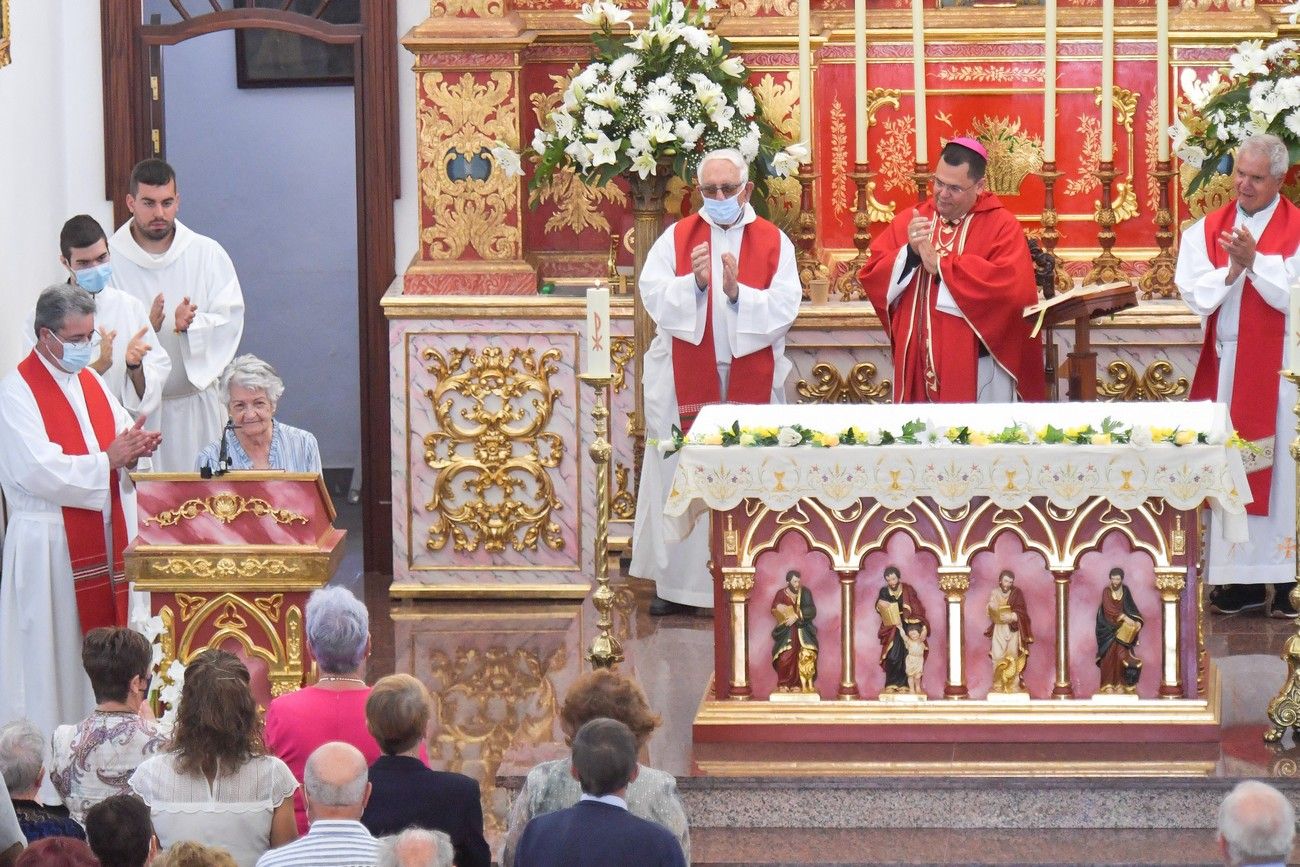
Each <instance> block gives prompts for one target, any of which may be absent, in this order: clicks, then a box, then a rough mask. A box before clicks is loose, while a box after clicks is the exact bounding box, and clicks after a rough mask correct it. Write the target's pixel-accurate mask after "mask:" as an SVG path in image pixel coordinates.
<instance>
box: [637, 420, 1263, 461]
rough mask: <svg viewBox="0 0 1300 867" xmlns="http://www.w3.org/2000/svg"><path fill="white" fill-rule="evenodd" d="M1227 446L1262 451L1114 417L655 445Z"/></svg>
mask: <svg viewBox="0 0 1300 867" xmlns="http://www.w3.org/2000/svg"><path fill="white" fill-rule="evenodd" d="M1220 443H1223V444H1226V445H1228V446H1230V447H1232V448H1240V449H1246V450H1248V451H1255V450H1257V447H1256V446H1255V445H1254V444H1252V443H1250V442H1247V441H1246V440H1244V439H1242V438H1241V437H1240V436H1238V435H1237V433H1236V432H1235V431H1234V432H1233V433H1232V434H1231V435H1230V436H1227V437H1217V438H1216V437H1215V436H1212V435H1211V434H1208V433H1205V432H1201V431H1193V430H1187V429H1184V428H1169V427H1147V426H1144V425H1125V424H1123V423H1122V422H1118V421H1116V420H1114V419H1112V418H1110V417H1109V416H1107V417H1106V418H1105V419H1103V420H1102V423H1101V427H1100V428H1097V427H1094V426H1093V425H1091V424H1087V425H1076V426H1073V427H1064V428H1059V427H1056V426H1055V425H1051V424H1049V425H1045V426H1043V427H1038V428H1034V427H1031V426H1030V425H1027V424H1010V425H1007V426H1006V427H1005V428H1003V429H1002V430H1000V431H980V430H972V429H971V428H970V427H968V426H962V427H946V428H945V427H934V426H932V425H930V424H929V423H928V422H924V421H922V420H921V419H912V420H911V421H909V422H906V423H904V424H903V426H902V427H901V428H899V429H897V430H887V429H884V428H875V429H865V428H860V427H857V426H856V425H855V426H852V427H849V428H846V429H844V430H842V431H840V432H839V433H826V432H823V431H817V430H813V429H811V428H807V427H804V426H803V425H801V424H793V425H784V426H779V427H741V426H740V422H739V421H736V422H733V423H732V425H731V427H724V428H719V429H718V431H717V432H716V433H691V434H683V433H682V431H681V429H680V428H678V427H677V426H676V425H674V426H673V429H672V436H671V437H670V438H669V439H666V440H659V441H657V442H656V445H658V447H659V450H660V451H661V452H663V453H664V454H668V455H670V454H673V453H674V452H676V451H678V450H679V449H681V448H682V447H683V446H688V445H689V446H743V447H757V446H765V447H770V446H782V447H785V448H795V447H797V446H811V447H813V448H833V447H835V446H888V445H936V446H949V445H962V446H988V445H1038V444H1043V445H1093V446H1109V445H1132V446H1136V447H1138V448H1145V447H1147V446H1152V445H1172V446H1188V445H1193V444H1200V445H1218V444H1220Z"/></svg>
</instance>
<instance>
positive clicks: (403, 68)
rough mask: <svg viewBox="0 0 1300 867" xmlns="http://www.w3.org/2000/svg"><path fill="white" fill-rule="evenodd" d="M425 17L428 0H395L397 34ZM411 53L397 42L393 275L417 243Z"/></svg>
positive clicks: (403, 269) (401, 268)
mask: <svg viewBox="0 0 1300 867" xmlns="http://www.w3.org/2000/svg"><path fill="white" fill-rule="evenodd" d="M428 17H429V2H428V0H397V38H398V39H399V40H400V39H401V38H402V37H403V36H405V35H406V32H407V31H408V30H410V29H411V28H412V27H414V26H415V25H417V24H419V23H420V22H422V21H424V19H426V18H428ZM414 63H415V55H413V54H411V52H409V51H407V50H406V48H405V47H403V46H402V45H401V44H400V43H399V44H398V46H397V117H398V142H399V144H400V154H401V161H402V176H401V183H402V189H401V193H402V196H401V198H399V199H398V200H397V203H396V205H394V208H393V224H394V228H393V232H394V235H395V239H394V240H395V241H396V245H397V246H396V261H395V263H394V264H395V266H396V269H397V277H398V279H399V280H400V279H401V277H402V275H403V274H405V273H406V269H407V267H408V266H409V265H410V264H411V259H412V258H413V257H414V256H415V253H416V251H417V250H418V249H419V247H420V216H419V210H418V206H419V191H418V190H417V189H416V168H417V166H416V164H415V92H416V91H415V83H416V82H415V73H414V72H412V71H411V66H412V65H413V64H414Z"/></svg>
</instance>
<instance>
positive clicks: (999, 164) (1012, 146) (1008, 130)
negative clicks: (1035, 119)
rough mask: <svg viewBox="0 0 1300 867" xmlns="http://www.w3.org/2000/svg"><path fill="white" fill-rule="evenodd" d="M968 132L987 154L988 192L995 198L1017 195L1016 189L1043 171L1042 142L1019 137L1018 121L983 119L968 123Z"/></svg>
mask: <svg viewBox="0 0 1300 867" xmlns="http://www.w3.org/2000/svg"><path fill="white" fill-rule="evenodd" d="M971 131H972V132H973V133H974V137H975V138H976V139H977V140H979V141H980V142H981V143H982V144H983V145H984V146H985V147H986V148H988V152H989V173H988V178H989V189H990V190H992V191H993V192H994V193H995V194H997V195H999V196H1008V195H1018V194H1019V193H1020V185H1021V183H1023V182H1024V180H1025V178H1026V177H1027V176H1028V175H1030V174H1031V173H1033V172H1037V171H1042V168H1043V142H1042V139H1041V138H1039V137H1036V136H1031V135H1029V134H1027V133H1023V132H1021V130H1020V121H1019V120H1012V119H1011V118H1009V117H991V116H988V115H985V116H984V117H982V118H980V119H978V120H974V121H972V122H971Z"/></svg>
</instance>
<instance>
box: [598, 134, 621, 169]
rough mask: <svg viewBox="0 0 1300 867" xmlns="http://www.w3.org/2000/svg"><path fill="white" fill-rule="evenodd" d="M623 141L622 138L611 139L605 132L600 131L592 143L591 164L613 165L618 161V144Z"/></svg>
mask: <svg viewBox="0 0 1300 867" xmlns="http://www.w3.org/2000/svg"><path fill="white" fill-rule="evenodd" d="M622 142H623V140H622V139H621V138H616V139H612V140H611V139H609V138H607V137H606V135H605V133H603V132H602V133H600V134H599V135H598V136H597V137H596V140H595V141H594V142H592V144H591V165H592V167H593V168H594V167H595V166H612V165H614V163H616V162H618V146H619V145H620V144H621V143H622Z"/></svg>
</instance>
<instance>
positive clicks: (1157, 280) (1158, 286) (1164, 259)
mask: <svg viewBox="0 0 1300 867" xmlns="http://www.w3.org/2000/svg"><path fill="white" fill-rule="evenodd" d="M1177 174H1178V173H1177V172H1175V171H1174V170H1173V163H1172V161H1170V160H1161V161H1160V162H1158V163H1156V168H1155V171H1153V172H1152V173H1151V176H1152V177H1154V178H1155V179H1156V183H1157V184H1159V185H1160V204H1159V206H1158V207H1157V208H1156V218H1155V223H1156V246H1157V247H1159V248H1160V252H1159V253H1157V254H1156V256H1155V258H1154V259H1152V260H1151V266H1150V267H1149V268H1147V272H1146V273H1145V274H1143V275H1142V279H1141V280H1140V281H1139V283H1138V285H1139V286H1141V288H1142V297H1143V298H1175V297H1177V295H1178V287H1177V286H1175V285H1174V265H1175V262H1174V251H1173V247H1174V228H1173V227H1174V215H1173V212H1172V211H1171V210H1170V208H1169V182H1170V181H1171V180H1172V179H1173V178H1174V177H1176V176H1177Z"/></svg>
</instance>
